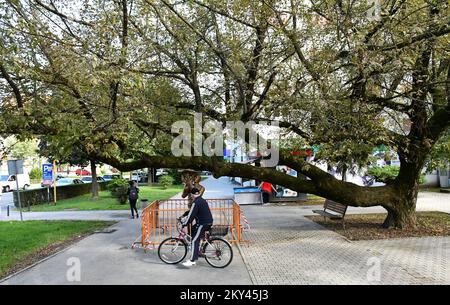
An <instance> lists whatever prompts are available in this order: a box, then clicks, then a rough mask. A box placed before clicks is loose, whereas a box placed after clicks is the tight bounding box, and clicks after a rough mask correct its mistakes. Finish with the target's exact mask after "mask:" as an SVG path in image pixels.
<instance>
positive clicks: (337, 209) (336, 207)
mask: <svg viewBox="0 0 450 305" xmlns="http://www.w3.org/2000/svg"><path fill="white" fill-rule="evenodd" d="M328 211H331V212H333V213H330V212H328ZM313 212H314V213H316V214H320V215H322V216H323V218H324V220H325V221H326V219H327V217H328V218H330V219H332V220H339V219H340V220H342V228H343V229H344V230H345V222H344V216H345V213H346V212H347V206H346V205H343V204H342V203H339V202H335V201H333V200H330V199H326V200H325V203H324V204H323V210H313Z"/></svg>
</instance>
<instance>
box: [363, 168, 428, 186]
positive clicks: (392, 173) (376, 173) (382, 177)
mask: <svg viewBox="0 0 450 305" xmlns="http://www.w3.org/2000/svg"><path fill="white" fill-rule="evenodd" d="M399 172H400V167H399V166H383V167H372V168H369V170H368V171H367V174H368V175H369V176H373V177H375V180H376V181H378V182H383V183H387V184H389V183H391V182H392V181H394V179H395V178H396V177H397V176H398V173H399ZM425 182H426V180H425V176H424V175H420V178H419V183H420V184H423V183H425Z"/></svg>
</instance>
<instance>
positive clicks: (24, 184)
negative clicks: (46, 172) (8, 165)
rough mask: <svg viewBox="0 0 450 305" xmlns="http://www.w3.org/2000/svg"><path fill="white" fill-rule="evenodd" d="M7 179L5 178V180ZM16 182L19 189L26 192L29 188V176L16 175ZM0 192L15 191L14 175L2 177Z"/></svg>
mask: <svg viewBox="0 0 450 305" xmlns="http://www.w3.org/2000/svg"><path fill="white" fill-rule="evenodd" d="M6 177H7V178H6ZM17 179H18V180H17V181H18V183H19V189H24V190H26V189H27V188H29V187H30V185H31V182H30V176H29V175H28V174H19V175H17ZM0 185H1V188H2V192H9V191H12V190H16V189H17V182H16V175H10V176H2V180H1V181H0Z"/></svg>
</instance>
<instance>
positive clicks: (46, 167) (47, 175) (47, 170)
mask: <svg viewBox="0 0 450 305" xmlns="http://www.w3.org/2000/svg"><path fill="white" fill-rule="evenodd" d="M42 180H44V183H45V181H49V182H50V183H51V182H52V181H53V165H52V164H42Z"/></svg>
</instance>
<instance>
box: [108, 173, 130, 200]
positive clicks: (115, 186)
mask: <svg viewBox="0 0 450 305" xmlns="http://www.w3.org/2000/svg"><path fill="white" fill-rule="evenodd" d="M128 185H129V184H128V181H127V180H125V179H113V180H111V181H110V182H109V184H108V190H109V191H110V192H111V195H112V196H113V197H115V198H117V200H118V201H119V202H120V203H121V204H125V203H126V202H127V199H128V195H127V191H128Z"/></svg>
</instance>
